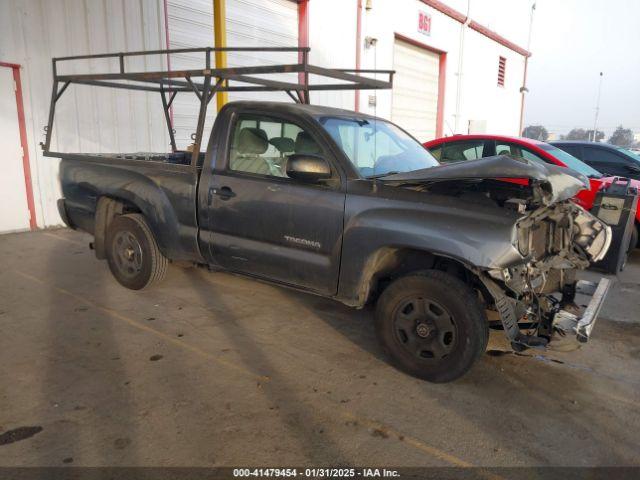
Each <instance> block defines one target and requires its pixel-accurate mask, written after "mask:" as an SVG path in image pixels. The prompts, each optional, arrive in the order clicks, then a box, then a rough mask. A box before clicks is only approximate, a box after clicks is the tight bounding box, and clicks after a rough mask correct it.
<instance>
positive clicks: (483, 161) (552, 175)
mask: <svg viewBox="0 0 640 480" xmlns="http://www.w3.org/2000/svg"><path fill="white" fill-rule="evenodd" d="M513 178H524V179H529V180H530V184H532V185H533V186H537V187H539V188H540V190H541V197H542V198H543V200H544V203H545V204H547V205H549V204H552V203H555V202H559V201H562V200H567V199H569V198H571V197H573V196H574V195H575V194H576V193H578V192H579V191H580V190H584V189H586V190H589V188H590V187H589V179H588V178H587V177H585V176H584V175H582V174H580V173H578V172H575V171H573V170H570V169H568V168H564V167H558V166H556V165H547V164H542V163H538V162H532V161H529V160H526V159H524V158H520V157H512V156H510V155H496V156H494V157H487V158H480V159H478V160H469V161H465V162H456V163H449V164H446V165H440V166H438V167H432V168H424V169H421V170H414V171H412V172H406V173H397V174H393V175H388V176H386V177H382V178H380V180H381V181H383V182H385V184H390V185H415V184H428V183H435V182H451V181H456V182H467V181H469V182H479V181H482V180H494V179H513Z"/></svg>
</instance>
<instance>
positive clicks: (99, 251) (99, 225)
mask: <svg viewBox="0 0 640 480" xmlns="http://www.w3.org/2000/svg"><path fill="white" fill-rule="evenodd" d="M127 213H142V211H141V210H140V209H139V208H138V207H137V206H136V205H135V204H134V203H132V202H129V201H127V200H123V199H120V198H111V197H106V196H102V197H100V198H99V199H98V202H97V204H96V212H95V222H94V228H93V237H94V241H93V249H94V250H95V252H96V257H97V258H99V259H104V258H105V254H106V252H105V239H106V236H107V228H108V227H109V224H110V223H111V221H112V220H113V219H114V218H115V217H117V216H118V215H125V214H127Z"/></svg>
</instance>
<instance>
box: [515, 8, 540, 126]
mask: <svg viewBox="0 0 640 480" xmlns="http://www.w3.org/2000/svg"><path fill="white" fill-rule="evenodd" d="M535 10H536V2H533V5H531V15H530V16H529V37H528V38H527V52H529V53H528V54H527V56H526V57H524V75H523V78H522V87H521V88H520V95H521V98H520V129H519V130H518V132H519V135H520V136H522V132H523V131H524V97H525V94H526V93H527V92H528V91H529V89H528V88H527V69H528V67H529V57H530V56H531V53H530V52H531V32H532V31H533V12H535Z"/></svg>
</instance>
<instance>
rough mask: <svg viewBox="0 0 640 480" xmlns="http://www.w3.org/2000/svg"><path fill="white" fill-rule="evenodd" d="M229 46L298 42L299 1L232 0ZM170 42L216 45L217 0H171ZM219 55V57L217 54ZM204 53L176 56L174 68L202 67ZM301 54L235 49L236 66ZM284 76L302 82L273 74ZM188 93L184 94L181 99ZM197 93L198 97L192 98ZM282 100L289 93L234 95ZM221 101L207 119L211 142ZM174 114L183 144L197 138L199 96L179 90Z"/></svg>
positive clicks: (291, 59)
mask: <svg viewBox="0 0 640 480" xmlns="http://www.w3.org/2000/svg"><path fill="white" fill-rule="evenodd" d="M226 10H227V46H229V47H297V46H298V4H297V3H296V2H295V1H292V0H226ZM167 14H168V15H167V16H168V20H169V21H168V24H169V47H170V48H191V47H206V46H213V1H212V0H169V2H168V12H167ZM212 57H213V56H212ZM202 58H203V56H202V54H199V55H191V54H186V55H172V56H171V69H172V70H178V69H182V68H202V67H203V64H202ZM297 61H298V57H297V55H296V54H295V53H287V54H283V53H262V54H256V53H249V52H243V53H229V54H228V55H227V64H228V65H229V66H230V67H239V66H249V65H264V64H269V63H271V64H279V63H296V62H297ZM271 78H274V79H278V80H283V81H297V76H296V74H283V75H281V76H279V77H271ZM181 97H182V98H181ZM192 97H193V98H192ZM240 99H249V100H258V99H260V100H280V101H287V100H288V97H287V96H286V94H285V93H283V92H267V93H264V94H260V96H259V97H258V96H257V95H256V94H255V93H253V94H247V93H245V94H237V93H231V94H230V95H229V100H230V101H231V100H240ZM214 102H215V101H212V103H211V105H210V107H209V109H208V115H207V122H206V124H205V133H204V138H203V145H206V142H207V139H208V138H209V132H210V130H211V127H212V125H213V120H214V118H215V112H216V108H215V103H214ZM173 105H174V107H173V118H174V126H175V129H176V143H177V145H178V148H185V147H186V146H187V145H189V144H190V143H192V141H191V139H190V136H191V133H192V132H195V129H196V123H197V118H198V104H197V99H196V98H195V95H190V94H182V93H181V94H179V95H178V96H177V97H176V99H175V101H174V103H173Z"/></svg>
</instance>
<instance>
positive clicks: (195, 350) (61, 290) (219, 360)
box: [16, 270, 269, 381]
mask: <svg viewBox="0 0 640 480" xmlns="http://www.w3.org/2000/svg"><path fill="white" fill-rule="evenodd" d="M16 273H17V274H18V275H21V276H22V277H24V278H27V279H29V280H31V281H34V282H37V283H39V284H41V285H48V286H50V287H52V288H53V289H54V290H56V291H57V292H59V293H62V294H64V295H67V296H69V297H71V298H74V299H75V300H78V301H79V302H83V303H85V304H87V305H89V306H90V307H92V308H95V309H97V310H101V311H103V312H104V313H106V314H107V315H110V316H112V317H114V318H117V319H118V320H122V321H123V322H125V323H128V324H129V325H131V326H132V327H135V328H137V329H139V330H144V331H145V332H149V333H153V334H154V335H156V336H158V337H161V338H163V339H164V340H166V341H167V342H169V343H172V344H174V345H177V346H179V347H182V348H184V349H186V350H189V351H190V352H193V353H195V354H196V355H199V356H200V357H202V358H205V359H207V360H213V361H215V362H217V363H220V364H222V365H224V366H226V367H229V368H233V369H234V370H238V371H240V372H242V373H244V374H245V375H249V376H251V377H254V378H257V379H259V380H262V381H268V380H269V377H265V376H262V375H258V374H256V373H254V372H252V371H250V370H247V369H246V368H244V367H241V366H239V365H236V364H235V363H232V362H229V361H227V360H225V359H223V358H220V357H217V356H215V355H212V354H211V353H209V352H207V351H205V350H202V349H200V348H198V347H194V346H192V345H189V344H188V343H185V342H183V341H181V340H178V339H176V338H174V337H172V336H171V335H167V334H166V333H163V332H160V331H158V330H156V329H154V328H151V327H149V326H147V325H145V324H143V323H140V322H138V321H136V320H134V319H132V318H129V317H127V316H125V315H122V314H121V313H119V312H117V311H115V310H113V309H111V308H108V307H103V306H102V305H98V304H96V303H94V302H92V301H91V300H89V299H88V298H85V297H83V296H81V295H77V294H75V293H72V292H70V291H68V290H65V289H64V288H60V287H57V286H55V285H51V284H50V283H47V282H44V281H42V280H40V279H39V278H36V277H34V276H32V275H29V274H27V273H24V272H20V271H18V270H16Z"/></svg>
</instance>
